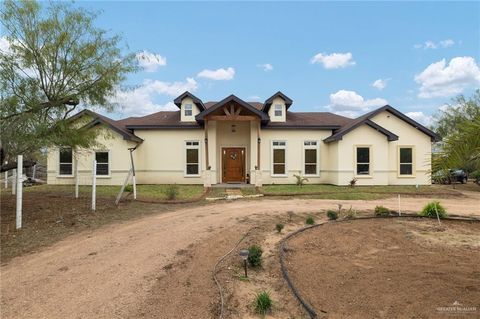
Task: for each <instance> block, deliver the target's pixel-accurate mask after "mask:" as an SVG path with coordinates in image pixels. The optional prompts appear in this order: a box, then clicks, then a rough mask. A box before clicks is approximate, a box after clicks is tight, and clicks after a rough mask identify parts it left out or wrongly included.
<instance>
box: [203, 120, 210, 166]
mask: <svg viewBox="0 0 480 319" xmlns="http://www.w3.org/2000/svg"><path fill="white" fill-rule="evenodd" d="M204 129H205V168H206V170H207V171H209V170H210V163H209V161H208V120H207V119H205V125H204Z"/></svg>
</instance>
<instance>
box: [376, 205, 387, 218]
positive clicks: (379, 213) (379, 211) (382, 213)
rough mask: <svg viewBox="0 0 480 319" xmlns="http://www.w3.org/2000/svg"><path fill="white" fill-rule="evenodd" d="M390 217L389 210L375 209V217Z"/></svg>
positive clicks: (379, 207) (378, 207) (383, 208)
mask: <svg viewBox="0 0 480 319" xmlns="http://www.w3.org/2000/svg"><path fill="white" fill-rule="evenodd" d="M388 215H390V209H388V208H386V207H383V206H376V207H375V216H388Z"/></svg>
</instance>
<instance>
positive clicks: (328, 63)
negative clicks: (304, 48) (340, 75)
mask: <svg viewBox="0 0 480 319" xmlns="http://www.w3.org/2000/svg"><path fill="white" fill-rule="evenodd" d="M352 58H353V57H352V54H351V53H350V52H348V53H332V54H326V53H318V54H317V55H315V56H314V57H313V58H312V59H311V60H310V63H312V64H315V63H322V64H323V67H324V68H325V69H338V68H345V67H347V66H351V65H355V61H353V59H352Z"/></svg>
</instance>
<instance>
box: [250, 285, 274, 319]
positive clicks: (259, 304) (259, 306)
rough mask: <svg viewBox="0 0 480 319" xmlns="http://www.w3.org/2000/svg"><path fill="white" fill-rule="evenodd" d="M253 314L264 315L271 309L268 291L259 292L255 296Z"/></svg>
mask: <svg viewBox="0 0 480 319" xmlns="http://www.w3.org/2000/svg"><path fill="white" fill-rule="evenodd" d="M254 304H255V312H256V313H258V314H259V315H265V314H267V312H269V311H270V310H271V309H272V298H271V297H270V293H269V292H268V291H265V290H263V291H260V292H258V293H257V294H256V295H255V301H254Z"/></svg>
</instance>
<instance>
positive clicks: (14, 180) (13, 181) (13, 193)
mask: <svg viewBox="0 0 480 319" xmlns="http://www.w3.org/2000/svg"><path fill="white" fill-rule="evenodd" d="M16 190H17V170H16V169H13V173H12V195H15V193H16Z"/></svg>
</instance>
